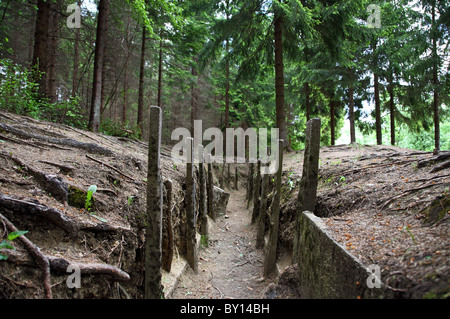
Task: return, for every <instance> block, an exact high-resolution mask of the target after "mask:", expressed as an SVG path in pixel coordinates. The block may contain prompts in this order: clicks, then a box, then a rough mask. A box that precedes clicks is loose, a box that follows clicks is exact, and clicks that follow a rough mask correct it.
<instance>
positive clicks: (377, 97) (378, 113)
mask: <svg viewBox="0 0 450 319" xmlns="http://www.w3.org/2000/svg"><path fill="white" fill-rule="evenodd" d="M373 82H374V91H375V128H376V133H377V145H381V144H383V139H382V133H381V105H380V90H379V83H378V74H377V73H374V75H373Z"/></svg>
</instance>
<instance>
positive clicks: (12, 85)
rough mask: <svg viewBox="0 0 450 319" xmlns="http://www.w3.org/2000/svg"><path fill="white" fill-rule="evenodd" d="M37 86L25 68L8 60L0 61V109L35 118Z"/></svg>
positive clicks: (38, 106) (37, 114) (37, 103)
mask: <svg viewBox="0 0 450 319" xmlns="http://www.w3.org/2000/svg"><path fill="white" fill-rule="evenodd" d="M37 91H38V84H37V83H35V82H33V74H32V72H31V71H29V70H28V69H27V68H25V67H22V66H20V65H17V64H15V63H13V62H12V60H10V59H6V58H5V59H0V108H2V109H6V110H8V111H12V112H15V113H19V114H27V115H29V116H31V117H35V118H37V117H38V116H39V110H40V103H39V102H38V95H37Z"/></svg>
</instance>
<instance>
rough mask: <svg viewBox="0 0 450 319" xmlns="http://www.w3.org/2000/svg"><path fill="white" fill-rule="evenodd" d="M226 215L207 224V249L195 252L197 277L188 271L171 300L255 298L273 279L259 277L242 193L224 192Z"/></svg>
mask: <svg viewBox="0 0 450 319" xmlns="http://www.w3.org/2000/svg"><path fill="white" fill-rule="evenodd" d="M228 192H230V199H229V201H228V205H227V213H226V215H224V216H219V217H218V218H217V220H216V222H212V221H210V223H209V247H207V248H205V247H203V248H201V249H200V251H199V265H198V274H195V273H194V272H193V271H192V269H190V268H188V269H187V270H186V272H185V273H184V274H183V275H182V276H181V277H180V279H179V281H178V284H177V285H176V287H175V290H174V292H173V295H172V298H173V299H189V298H192V299H258V298H261V297H262V294H263V292H264V290H265V288H266V287H267V286H268V285H269V284H270V283H271V282H272V281H273V280H274V278H269V279H267V280H266V279H264V278H263V261H264V255H263V250H261V249H256V248H255V241H256V225H255V224H251V214H250V212H249V211H248V210H247V203H246V200H245V190H243V189H241V190H239V191H236V190H228Z"/></svg>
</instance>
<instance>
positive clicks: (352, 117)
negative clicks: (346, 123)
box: [348, 85, 356, 144]
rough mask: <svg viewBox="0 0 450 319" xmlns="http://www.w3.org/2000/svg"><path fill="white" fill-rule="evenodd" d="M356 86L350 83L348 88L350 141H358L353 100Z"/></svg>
mask: <svg viewBox="0 0 450 319" xmlns="http://www.w3.org/2000/svg"><path fill="white" fill-rule="evenodd" d="M353 94H354V88H353V85H350V87H349V88H348V100H349V103H348V118H349V120H350V143H352V144H353V143H356V134H355V103H354V100H353Z"/></svg>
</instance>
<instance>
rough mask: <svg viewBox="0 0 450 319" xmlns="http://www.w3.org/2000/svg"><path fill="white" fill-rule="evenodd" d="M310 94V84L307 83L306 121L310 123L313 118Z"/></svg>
mask: <svg viewBox="0 0 450 319" xmlns="http://www.w3.org/2000/svg"><path fill="white" fill-rule="evenodd" d="M309 93H310V88H309V83H308V82H306V83H305V99H306V121H309V120H310V118H311V106H310V101H309Z"/></svg>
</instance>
